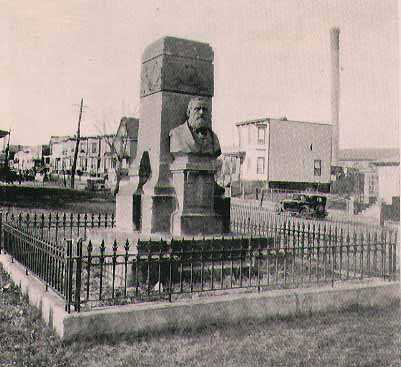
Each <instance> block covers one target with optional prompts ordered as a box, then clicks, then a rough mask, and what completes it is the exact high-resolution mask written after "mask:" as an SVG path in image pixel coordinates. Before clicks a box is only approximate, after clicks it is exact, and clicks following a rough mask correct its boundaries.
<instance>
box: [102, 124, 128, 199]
mask: <svg viewBox="0 0 401 367" xmlns="http://www.w3.org/2000/svg"><path fill="white" fill-rule="evenodd" d="M128 123H129V118H127V117H123V118H122V119H121V121H120V126H119V127H118V130H117V132H116V134H114V135H105V136H104V140H105V142H106V144H107V146H108V147H109V150H110V153H111V159H112V167H113V168H114V173H115V184H114V188H113V195H117V193H118V191H119V189H120V181H121V173H122V169H123V162H124V160H126V161H127V162H128V160H129V158H130V156H129V155H130V152H129V144H130V143H131V138H130V136H129V132H128Z"/></svg>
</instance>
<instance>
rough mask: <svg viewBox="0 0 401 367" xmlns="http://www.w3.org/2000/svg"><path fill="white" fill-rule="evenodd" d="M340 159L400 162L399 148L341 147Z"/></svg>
mask: <svg viewBox="0 0 401 367" xmlns="http://www.w3.org/2000/svg"><path fill="white" fill-rule="evenodd" d="M339 160H340V161H371V162H378V161H383V162H386V161H387V162H390V161H391V162H398V163H399V162H400V150H399V148H352V149H340V152H339Z"/></svg>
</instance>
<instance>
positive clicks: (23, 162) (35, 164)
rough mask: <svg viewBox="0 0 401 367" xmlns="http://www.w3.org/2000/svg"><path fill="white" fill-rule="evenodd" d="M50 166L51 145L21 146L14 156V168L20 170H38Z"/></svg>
mask: <svg viewBox="0 0 401 367" xmlns="http://www.w3.org/2000/svg"><path fill="white" fill-rule="evenodd" d="M49 166H50V147H49V145H36V146H26V147H21V149H19V150H18V151H17V152H15V154H14V157H13V168H14V169H16V170H18V171H27V170H33V171H38V170H40V169H42V168H49Z"/></svg>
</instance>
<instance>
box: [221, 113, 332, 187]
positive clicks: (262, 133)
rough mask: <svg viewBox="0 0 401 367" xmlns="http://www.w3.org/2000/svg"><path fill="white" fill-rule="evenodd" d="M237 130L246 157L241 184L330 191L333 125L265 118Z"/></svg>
mask: <svg viewBox="0 0 401 367" xmlns="http://www.w3.org/2000/svg"><path fill="white" fill-rule="evenodd" d="M236 128H237V132H238V139H239V145H238V153H240V154H241V156H242V157H243V160H242V164H241V168H240V169H241V172H240V176H241V181H245V182H246V181H249V182H251V181H256V182H259V183H260V184H261V185H259V186H263V187H266V186H268V187H269V188H283V189H297V190H298V189H300V190H301V189H306V188H319V189H321V190H322V191H328V190H329V188H330V169H331V125H330V124H323V123H310V122H302V121H290V120H287V119H286V118H282V119H276V118H263V119H258V120H251V121H244V122H239V123H237V124H236ZM232 155H233V153H232V152H230V159H232ZM224 159H225V158H224ZM225 160H226V159H225ZM223 169H224V168H223Z"/></svg>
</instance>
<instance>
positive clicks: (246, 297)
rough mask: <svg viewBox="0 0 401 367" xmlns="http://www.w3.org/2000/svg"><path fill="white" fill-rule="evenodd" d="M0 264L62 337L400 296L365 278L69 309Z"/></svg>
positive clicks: (377, 302) (395, 287)
mask: <svg viewBox="0 0 401 367" xmlns="http://www.w3.org/2000/svg"><path fill="white" fill-rule="evenodd" d="M0 263H2V264H3V267H4V270H5V271H6V272H7V273H9V274H10V276H11V278H12V279H13V281H14V282H15V283H16V284H17V285H19V286H20V287H21V290H22V292H23V294H26V295H28V298H29V302H30V303H31V304H32V305H34V306H35V307H37V308H39V309H40V310H41V313H42V318H43V319H44V321H45V322H46V323H47V324H49V325H50V327H51V328H52V329H53V330H54V331H55V332H56V334H57V335H59V336H60V338H62V339H63V340H72V339H76V338H94V337H99V336H105V335H118V334H129V333H146V332H155V331H163V330H166V329H169V328H170V329H171V328H187V327H188V328H191V327H197V326H201V325H204V324H207V323H209V324H210V323H224V322H226V323H227V322H238V321H240V320H244V319H261V320H263V319H266V318H269V317H277V316H278V317H280V316H281V317H282V316H292V315H297V314H306V313H313V312H319V311H330V310H340V309H344V308H347V307H350V306H353V305H359V306H372V307H376V306H385V305H389V304H391V303H394V302H397V301H399V299H400V284H399V282H388V281H383V280H371V279H370V280H366V281H356V282H336V283H335V284H334V287H331V286H322V287H319V288H302V289H300V288H298V289H286V290H274V291H264V292H261V293H237V294H226V295H217V296H211V297H195V298H192V299H188V300H185V301H175V302H173V303H167V302H160V303H159V302H158V303H152V304H145V303H142V304H130V305H122V306H110V307H103V308H99V309H96V310H94V311H86V312H81V313H71V314H68V313H67V312H65V310H64V302H63V301H62V300H61V298H60V297H59V296H57V295H56V294H55V293H54V292H53V291H52V290H50V289H49V290H48V291H46V290H45V286H44V285H43V283H42V282H41V281H40V280H39V279H38V278H36V277H35V276H34V275H31V274H29V275H28V276H26V274H25V268H24V267H23V266H22V265H20V264H18V263H17V262H14V263H11V260H10V257H9V256H8V255H0Z"/></svg>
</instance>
